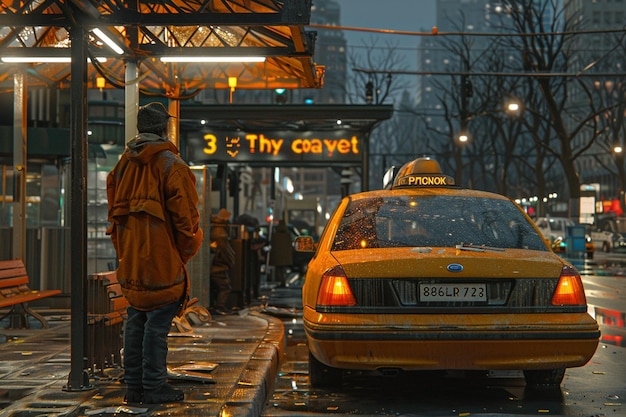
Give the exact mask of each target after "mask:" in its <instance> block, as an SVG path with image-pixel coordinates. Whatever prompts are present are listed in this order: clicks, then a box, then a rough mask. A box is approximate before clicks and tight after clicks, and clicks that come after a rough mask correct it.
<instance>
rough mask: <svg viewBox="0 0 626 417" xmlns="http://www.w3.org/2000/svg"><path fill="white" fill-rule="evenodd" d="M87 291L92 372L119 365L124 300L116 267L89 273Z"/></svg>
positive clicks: (89, 354)
mask: <svg viewBox="0 0 626 417" xmlns="http://www.w3.org/2000/svg"><path fill="white" fill-rule="evenodd" d="M87 294H88V296H87V323H88V332H87V335H88V342H87V343H88V346H87V359H88V361H89V364H88V365H89V368H90V369H91V372H92V374H93V375H95V374H101V373H103V371H104V370H105V369H107V368H114V367H118V366H120V365H121V362H122V358H121V353H120V351H121V349H122V347H123V345H124V344H123V328H124V320H126V318H127V313H126V308H127V307H128V301H127V300H126V298H125V297H124V295H122V288H121V286H120V284H119V282H118V281H117V272H116V271H108V272H98V273H95V274H90V275H89V276H88V279H87Z"/></svg>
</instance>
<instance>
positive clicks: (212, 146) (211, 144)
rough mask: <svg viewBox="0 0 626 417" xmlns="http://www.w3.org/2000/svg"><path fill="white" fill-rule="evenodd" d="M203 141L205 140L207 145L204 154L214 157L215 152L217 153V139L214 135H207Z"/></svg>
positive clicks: (203, 150)
mask: <svg viewBox="0 0 626 417" xmlns="http://www.w3.org/2000/svg"><path fill="white" fill-rule="evenodd" d="M202 139H204V141H205V142H206V145H205V146H204V149H202V152H204V153H205V154H207V155H213V154H214V153H215V152H217V137H216V136H215V135H214V134H212V133H207V134H206V135H204V136H203V137H202Z"/></svg>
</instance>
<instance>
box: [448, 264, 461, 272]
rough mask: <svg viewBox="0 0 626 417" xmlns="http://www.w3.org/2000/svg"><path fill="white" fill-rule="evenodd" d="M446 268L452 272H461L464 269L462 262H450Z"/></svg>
mask: <svg viewBox="0 0 626 417" xmlns="http://www.w3.org/2000/svg"><path fill="white" fill-rule="evenodd" d="M446 269H447V270H448V271H450V272H461V271H462V270H463V265H461V264H450V265H448V266H447V267H446Z"/></svg>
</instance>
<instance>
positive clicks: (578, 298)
mask: <svg viewBox="0 0 626 417" xmlns="http://www.w3.org/2000/svg"><path fill="white" fill-rule="evenodd" d="M585 304H587V299H586V298H585V289H584V288H583V281H582V279H581V278H580V275H579V274H578V272H577V271H576V270H575V269H574V268H572V267H571V266H564V267H563V269H562V270H561V277H560V278H559V283H558V284H557V285H556V290H555V291H554V295H553V296H552V305H559V306H562V305H585Z"/></svg>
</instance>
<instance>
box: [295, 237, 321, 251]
mask: <svg viewBox="0 0 626 417" xmlns="http://www.w3.org/2000/svg"><path fill="white" fill-rule="evenodd" d="M293 247H294V249H295V250H296V252H315V249H316V245H315V242H314V241H313V237H312V236H298V237H297V238H296V240H295V241H294V242H293Z"/></svg>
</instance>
